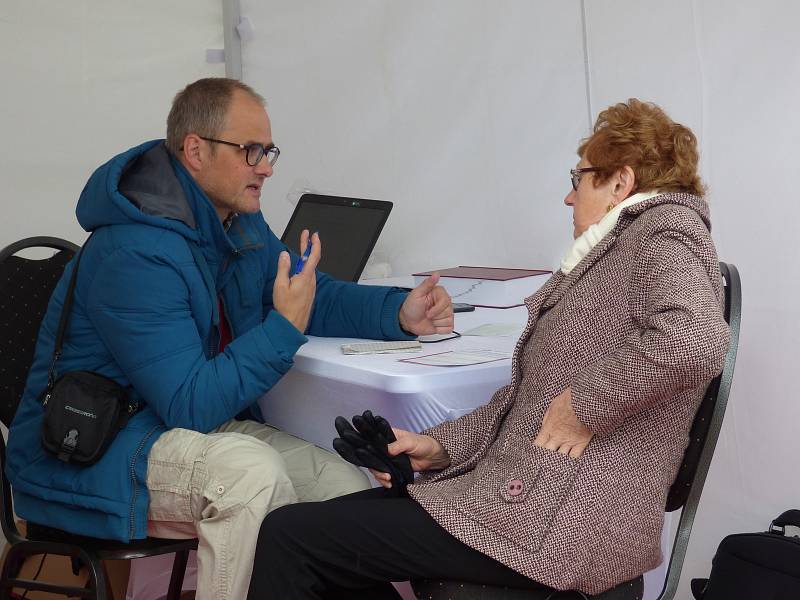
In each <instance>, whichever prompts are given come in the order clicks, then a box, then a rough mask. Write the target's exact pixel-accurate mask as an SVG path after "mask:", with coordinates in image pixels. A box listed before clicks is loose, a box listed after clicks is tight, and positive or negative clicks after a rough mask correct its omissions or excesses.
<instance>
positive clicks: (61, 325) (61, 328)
mask: <svg viewBox="0 0 800 600" xmlns="http://www.w3.org/2000/svg"><path fill="white" fill-rule="evenodd" d="M90 239H92V236H91V235H89V239H87V240H86V242H84V244H83V247H82V248H81V249H80V250H78V256H77V258H76V260H75V266H74V267H73V268H72V276H71V277H70V278H69V286H68V287H67V295H66V296H65V297H64V306H63V307H62V308H61V318H60V319H59V321H58V332H57V333H56V343H55V347H54V348H53V358H52V360H51V361H50V368H49V369H48V371H47V390H46V391H45V393H44V403H45V404H47V398H48V397H49V396H50V392H52V391H53V386H54V385H55V383H56V362H58V359H59V358H60V357H61V346H62V344H63V343H64V334H65V333H66V331H67V326H68V325H69V318H70V315H71V313H72V298H73V296H74V292H75V284H76V283H77V281H78V267H79V266H80V264H81V258H82V257H83V250H84V248H86V245H87V244H88V243H89V240H90Z"/></svg>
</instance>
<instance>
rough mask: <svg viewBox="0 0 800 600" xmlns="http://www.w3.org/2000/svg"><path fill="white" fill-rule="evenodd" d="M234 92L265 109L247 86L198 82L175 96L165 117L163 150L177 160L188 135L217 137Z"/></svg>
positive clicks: (226, 81) (220, 81) (208, 80)
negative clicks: (247, 97)
mask: <svg viewBox="0 0 800 600" xmlns="http://www.w3.org/2000/svg"><path fill="white" fill-rule="evenodd" d="M237 90H239V91H240V92H244V93H245V94H247V95H248V96H250V97H251V98H253V99H254V100H256V101H258V102H260V103H261V104H262V105H264V106H265V105H266V102H265V101H264V98H263V97H262V96H261V95H260V94H258V93H257V92H256V91H255V90H254V89H253V88H251V87H250V86H249V85H247V84H245V83H242V82H241V81H237V80H236V79H228V78H227V77H207V78H205V79H198V80H197V81H195V82H194V83H190V84H189V85H187V86H186V87H185V88H184V89H182V90H181V91H180V92H178V93H177V94H176V95H175V99H174V100H173V101H172V108H171V109H170V111H169V116H168V117H167V142H166V144H167V148H168V149H169V150H170V151H171V152H172V153H173V154H175V155H176V156H177V155H178V154H179V153H180V151H181V148H182V146H183V140H184V139H185V138H186V136H187V135H189V134H190V133H195V134H197V135H201V136H203V137H217V135H218V134H219V132H220V131H222V129H223V128H224V127H225V117H226V116H227V114H228V107H229V106H230V103H231V100H232V99H233V94H234V92H236V91H237Z"/></svg>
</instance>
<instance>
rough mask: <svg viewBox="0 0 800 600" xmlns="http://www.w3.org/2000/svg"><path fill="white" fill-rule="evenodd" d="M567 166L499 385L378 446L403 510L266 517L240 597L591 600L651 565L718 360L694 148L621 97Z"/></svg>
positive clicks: (367, 504)
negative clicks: (394, 466)
mask: <svg viewBox="0 0 800 600" xmlns="http://www.w3.org/2000/svg"><path fill="white" fill-rule="evenodd" d="M578 155H579V156H580V162H579V163H578V165H577V167H576V168H575V169H572V170H571V172H570V174H571V178H572V189H571V190H570V192H569V194H568V195H567V197H566V198H565V200H564V202H565V203H566V204H567V205H568V206H571V207H572V213H573V223H574V226H575V230H574V237H575V240H574V242H573V244H572V246H571V247H570V249H569V251H568V252H567V254H566V256H565V257H564V260H563V261H562V264H561V269H560V271H558V272H557V273H555V274H554V275H553V277H552V278H551V279H550V280H549V281H548V282H547V283H546V284H545V285H544V286H543V287H542V288H541V289H540V290H539V291H538V292H537V293H536V294H534V295H533V296H531V297H530V298H528V299H526V301H525V303H526V305H527V307H528V324H527V327H526V328H525V331H524V332H523V334H522V336H521V337H520V339H519V342H518V343H517V346H516V350H515V352H514V359H513V366H512V377H511V382H510V384H509V385H507V386H505V387H503V388H501V389H499V390H497V392H496V393H495V394H494V396H493V397H492V399H491V401H490V402H489V403H488V404H486V405H485V406H482V407H480V408H478V409H477V410H475V411H474V412H473V413H471V414H469V415H466V416H464V417H461V418H460V419H457V420H455V421H451V422H445V423H442V424H440V425H437V426H436V427H433V428H431V429H429V430H427V431H425V432H423V433H421V434H416V433H411V432H408V431H402V430H395V433H396V435H397V438H398V439H397V441H396V442H394V443H392V444H391V445H390V446H389V452H390V453H391V454H392V455H395V456H396V455H399V454H401V453H406V454H407V455H408V456H409V457H410V460H411V465H412V467H413V469H414V470H415V471H420V472H421V476H420V477H418V478H417V480H416V483H414V484H413V485H409V486H408V489H407V491H408V497H396V498H384V497H380V496H381V495H382V494H383V490H382V489H380V488H378V489H375V490H369V491H366V492H360V493H357V494H353V495H350V496H345V497H343V498H341V499H337V500H333V501H329V502H325V503H313V504H311V503H309V504H299V505H292V506H286V507H283V508H280V509H278V510H276V511H275V512H273V513H271V514H270V515H269V516H268V517H267V518H266V520H265V521H264V524H263V526H262V528H261V534H260V537H259V547H258V552H257V554H256V562H255V566H254V573H253V579H252V583H251V588H250V596H249V597H250V598H253V599H256V598H268V597H281V598H292V599H298V598H299V599H311V598H362V597H363V598H371V599H379V598H397V597H398V596H397V594H396V593H395V592H394V590H393V589H392V588H391V587H390V586H389V585H388V584H387V583H386V582H388V581H399V580H405V579H409V578H415V577H427V578H436V579H449V580H462V581H472V582H477V583H486V584H493V585H501V584H502V585H507V586H510V587H521V588H537V587H544V586H548V587H551V588H556V589H559V590H565V589H577V590H580V591H583V592H585V593H588V594H598V593H601V592H603V591H604V590H607V589H609V588H611V587H613V586H616V585H618V584H620V583H623V582H625V581H628V580H631V579H633V578H635V577H637V576H639V575H640V574H642V573H644V572H645V571H648V570H650V569H652V568H654V567H655V566H657V565H658V564H659V562H660V561H661V552H660V549H659V541H660V535H661V528H662V523H663V515H664V506H665V503H666V495H667V491H668V489H669V487H670V484H671V483H672V481H673V479H674V477H675V475H676V473H677V470H678V467H679V465H680V461H681V459H682V456H683V451H684V449H685V447H686V445H687V443H688V434H689V429H690V426H691V423H692V419H693V417H694V414H695V412H696V410H697V408H698V406H699V404H700V401H701V399H702V396H703V393H704V390H705V389H706V387H707V385H708V383H709V382H710V381H711V379H712V378H713V377H714V376H716V375H717V374H718V373H719V372H720V371H721V370H722V365H723V360H724V357H725V353H726V350H727V347H728V327H727V325H726V323H725V321H724V319H723V314H722V303H723V299H722V292H721V281H720V274H719V267H718V263H717V255H716V252H715V249H714V244H713V242H712V240H711V236H710V234H709V212H708V206H707V205H706V202H705V201H704V200H703V197H702V196H703V192H704V189H703V185H702V183H701V181H700V178H699V176H698V173H697V162H698V152H697V142H696V139H695V136H694V135H693V134H692V132H691V131H690V130H689V129H687V128H686V127H684V126H683V125H680V124H677V123H675V122H673V121H672V120H670V118H669V117H667V115H666V114H665V113H664V112H663V111H662V110H661V109H660V108H658V107H657V106H654V105H653V104H648V103H644V102H640V101H638V100H635V99H632V100H630V101H628V102H627V103H621V104H617V105H615V106H612V107H610V108H608V109H607V110H604V111H603V112H602V113H600V116H599V117H598V119H597V122H596V123H595V126H594V131H593V133H592V135H591V136H590V137H589V138H588V139H586V140H584V141H583V143H582V144H581V145H580V147H579V148H578ZM376 477H377V479H378V481H379V482H380V483H381V484H382V485H383V486H384V487H389V486H391V480H390V478H389V476H388V475H387V474H385V473H376Z"/></svg>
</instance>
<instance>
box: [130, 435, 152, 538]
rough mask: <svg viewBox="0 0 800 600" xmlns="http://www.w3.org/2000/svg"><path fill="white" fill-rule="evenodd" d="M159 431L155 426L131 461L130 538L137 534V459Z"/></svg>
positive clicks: (143, 439) (140, 443)
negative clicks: (146, 444) (154, 433)
mask: <svg viewBox="0 0 800 600" xmlns="http://www.w3.org/2000/svg"><path fill="white" fill-rule="evenodd" d="M156 429H158V425H153V428H152V429H150V431H148V432H147V433H146V434H145V436H144V437H143V438H142V439H141V440H140V441H139V447H138V448H136V452H134V453H133V458H132V459H131V483H132V484H133V496H132V497H131V512H130V515H129V523H128V527H129V531H128V538H129V539H134V537H133V536H134V534H135V533H136V498H137V497H138V495H139V486H138V484H137V481H136V459H137V458H139V454H140V453H141V452H142V448H143V447H144V445H145V443H146V442H147V440H148V439H150V436H151V435H153V432H154V431H155V430H156Z"/></svg>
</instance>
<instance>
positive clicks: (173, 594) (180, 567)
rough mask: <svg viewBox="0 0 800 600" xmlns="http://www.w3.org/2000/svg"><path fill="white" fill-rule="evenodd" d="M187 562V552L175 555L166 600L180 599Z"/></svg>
mask: <svg viewBox="0 0 800 600" xmlns="http://www.w3.org/2000/svg"><path fill="white" fill-rule="evenodd" d="M187 562H189V551H188V550H181V551H179V552H176V553H175V561H174V562H173V563H172V575H171V576H170V578H169V590H168V591H167V600H178V599H179V598H180V597H181V589H182V588H183V577H184V575H186V563H187Z"/></svg>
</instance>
